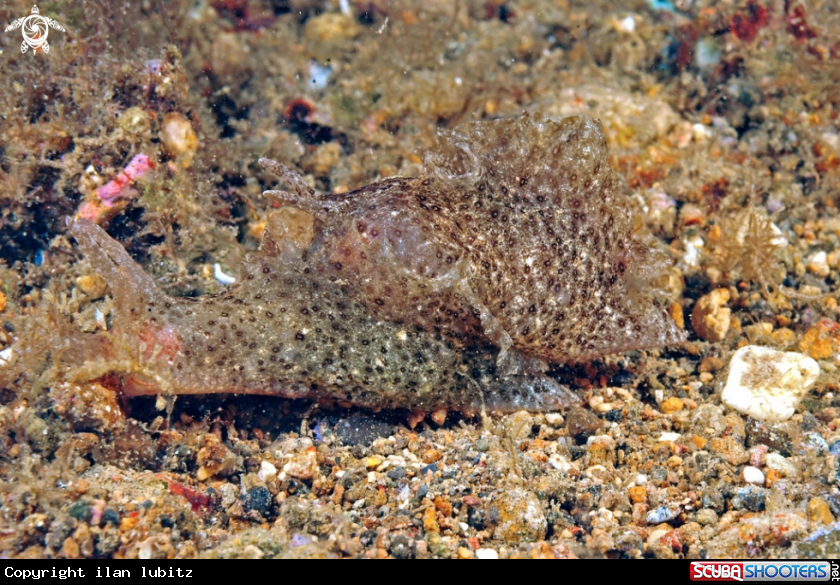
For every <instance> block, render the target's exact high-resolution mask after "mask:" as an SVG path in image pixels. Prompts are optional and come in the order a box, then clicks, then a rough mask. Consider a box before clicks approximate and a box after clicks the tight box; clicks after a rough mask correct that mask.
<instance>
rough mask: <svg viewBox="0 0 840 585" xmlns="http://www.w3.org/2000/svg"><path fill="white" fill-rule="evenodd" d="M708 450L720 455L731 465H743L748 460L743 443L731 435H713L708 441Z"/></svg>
mask: <svg viewBox="0 0 840 585" xmlns="http://www.w3.org/2000/svg"><path fill="white" fill-rule="evenodd" d="M709 451H711V452H712V453H715V454H716V455H720V456H721V457H722V458H723V459H724V461H726V462H727V463H729V464H731V465H743V464H744V463H746V462H747V461H749V460H750V456H749V455H748V454H747V450H746V449H744V445H742V444H741V443H739V442H738V441H736V440H735V439H734V438H733V437H731V436H726V437H713V438H712V439H711V440H710V441H709Z"/></svg>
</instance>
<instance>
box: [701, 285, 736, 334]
mask: <svg viewBox="0 0 840 585" xmlns="http://www.w3.org/2000/svg"><path fill="white" fill-rule="evenodd" d="M727 302H729V291H728V290H727V289H725V288H718V289H715V290H713V291H712V292H710V293H709V294H707V295H705V296H702V297H700V299H699V300H698V301H697V303H695V305H694V309H692V311H691V326H692V327H694V331H695V332H696V333H697V335H698V336H699V337H700V338H702V339H705V340H706V341H712V342H716V341H721V340H722V339H723V338H724V337H726V333H727V331H729V325H730V317H731V311H730V309H729V308H728V307H725V306H724V305H725V304H726V303H727Z"/></svg>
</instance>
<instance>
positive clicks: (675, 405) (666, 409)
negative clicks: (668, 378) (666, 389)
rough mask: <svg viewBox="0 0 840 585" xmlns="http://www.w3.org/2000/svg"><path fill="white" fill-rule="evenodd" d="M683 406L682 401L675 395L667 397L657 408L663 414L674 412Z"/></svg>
mask: <svg viewBox="0 0 840 585" xmlns="http://www.w3.org/2000/svg"><path fill="white" fill-rule="evenodd" d="M682 408H683V401H682V400H680V399H679V398H676V397H675V396H672V397H670V398H667V399H665V400H663V401H662V404H660V405H659V409H660V410H661V411H662V412H663V413H665V414H674V413H675V412H679V411H681V410H682Z"/></svg>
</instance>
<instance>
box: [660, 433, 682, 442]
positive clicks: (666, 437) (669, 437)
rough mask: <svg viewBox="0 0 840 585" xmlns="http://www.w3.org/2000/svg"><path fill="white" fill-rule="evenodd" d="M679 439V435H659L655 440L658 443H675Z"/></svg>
mask: <svg viewBox="0 0 840 585" xmlns="http://www.w3.org/2000/svg"><path fill="white" fill-rule="evenodd" d="M679 438H680V434H679V433H662V434H661V435H659V438H658V439H656V440H657V441H659V442H660V443H673V442H674V441H676V440H677V439H679Z"/></svg>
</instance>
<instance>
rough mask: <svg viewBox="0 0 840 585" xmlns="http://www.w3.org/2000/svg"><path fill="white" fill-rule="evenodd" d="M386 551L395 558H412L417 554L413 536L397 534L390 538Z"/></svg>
mask: <svg viewBox="0 0 840 585" xmlns="http://www.w3.org/2000/svg"><path fill="white" fill-rule="evenodd" d="M388 552H390V553H391V556H393V557H394V558H395V559H413V558H414V557H415V556H417V544H416V542H415V541H414V539H413V538H409V537H407V536H405V535H404V534H398V535H397V536H394V537H393V538H391V546H389V547H388Z"/></svg>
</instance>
